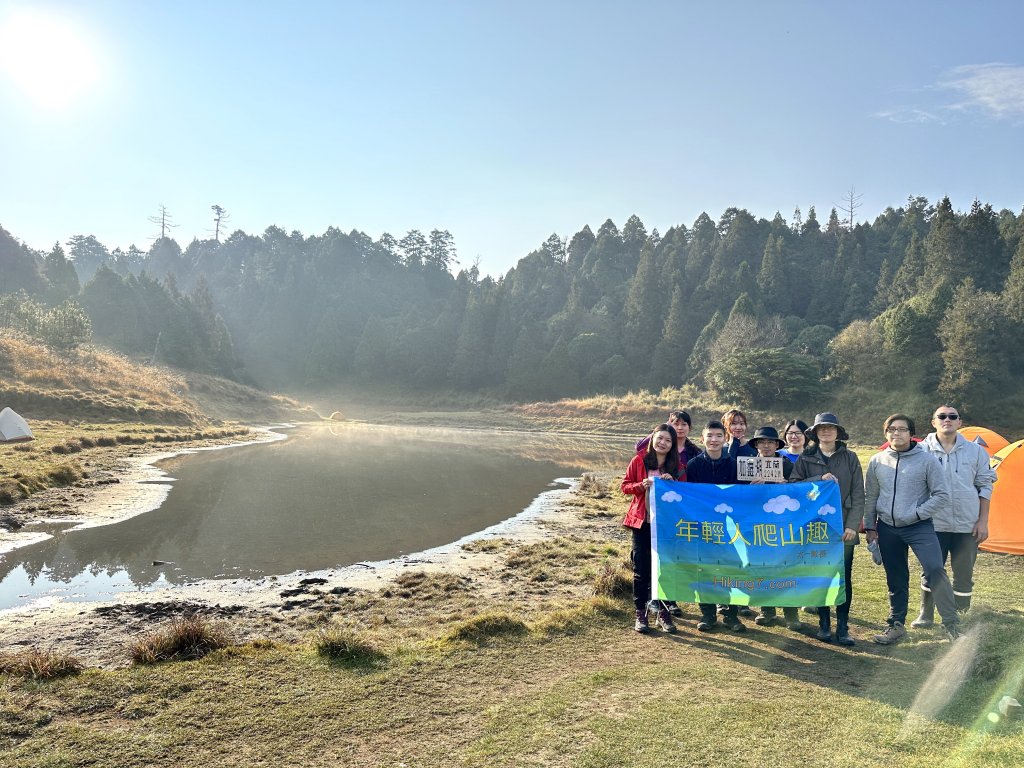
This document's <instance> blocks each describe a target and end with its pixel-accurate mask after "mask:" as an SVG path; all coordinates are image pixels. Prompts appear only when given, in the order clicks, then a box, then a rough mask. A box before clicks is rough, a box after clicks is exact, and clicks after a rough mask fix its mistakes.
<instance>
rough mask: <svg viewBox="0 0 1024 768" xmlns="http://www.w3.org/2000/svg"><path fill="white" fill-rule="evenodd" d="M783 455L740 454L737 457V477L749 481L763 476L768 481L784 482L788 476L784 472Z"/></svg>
mask: <svg viewBox="0 0 1024 768" xmlns="http://www.w3.org/2000/svg"><path fill="white" fill-rule="evenodd" d="M782 464H783V459H782V457H781V456H771V457H768V458H765V457H764V456H738V457H737V458H736V479H737V480H739V481H740V482H741V483H749V482H751V481H752V480H756V479H757V478H759V477H760V478H763V479H764V481H765V482H766V483H782V482H785V480H786V478H785V475H784V474H783V472H782Z"/></svg>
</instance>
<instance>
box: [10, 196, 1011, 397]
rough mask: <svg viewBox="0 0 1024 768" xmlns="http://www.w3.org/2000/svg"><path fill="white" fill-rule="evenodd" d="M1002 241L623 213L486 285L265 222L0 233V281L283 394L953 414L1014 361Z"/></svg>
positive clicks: (383, 241) (985, 210)
mask: <svg viewBox="0 0 1024 768" xmlns="http://www.w3.org/2000/svg"><path fill="white" fill-rule="evenodd" d="M1022 233H1024V212H1022V213H1021V214H1014V213H1013V212H1011V211H1008V210H1002V211H998V212H997V211H995V210H993V208H992V207H991V206H990V205H986V204H983V203H981V202H978V201H976V202H975V203H974V204H973V205H972V206H971V209H970V210H969V211H967V212H957V211H955V210H954V209H953V207H952V205H951V203H950V201H949V199H948V198H947V199H943V200H942V201H940V202H939V203H938V204H937V205H935V206H933V205H931V204H930V203H929V202H928V201H927V200H925V199H924V198H920V197H915V198H910V199H909V200H908V201H907V203H906V204H905V205H904V206H902V207H900V208H896V209H893V208H889V209H886V210H885V211H884V212H883V213H882V214H881V215H879V216H878V217H877V218H876V219H875V220H874V221H873V222H871V223H862V224H857V225H855V226H852V227H850V226H847V225H844V223H841V222H840V221H839V218H838V216H837V214H836V213H835V211H832V213H831V215H830V216H829V218H828V220H827V221H825V222H824V223H822V222H820V221H819V220H818V218H817V216H816V213H815V211H814V209H813V208H811V209H810V210H809V211H808V213H807V215H806V216H802V215H801V213H800V211H799V210H797V211H796V212H795V213H794V215H793V216H792V218H791V219H789V220H786V219H784V218H783V217H782V216H781V215H779V214H776V216H775V217H774V219H772V220H771V221H769V220H767V219H763V218H761V219H758V218H755V217H753V216H751V215H750V214H749V213H748V212H747V211H744V210H741V209H737V208H730V209H728V210H726V211H725V212H724V213H723V214H722V215H721V217H720V218H719V219H718V220H717V221H715V220H713V219H712V218H711V217H710V216H708V215H707V214H701V215H700V216H699V217H698V218H697V219H696V221H694V222H693V224H692V225H691V226H685V225H679V226H676V227H672V228H671V229H669V230H668V231H667V232H665V233H664V234H663V235H662V234H660V233H659V232H658V231H657V230H654V231H652V232H648V231H647V230H646V228H645V226H644V224H643V223H642V221H641V220H640V219H639V218H638V217H637V216H632V217H630V218H629V220H627V221H626V222H625V223H624V224H623V226H622V227H621V229H620V228H619V227H618V226H616V225H615V224H614V223H613V222H612V221H610V220H609V221H606V222H605V223H604V224H602V225H601V226H600V227H599V228H598V229H597V231H596V232H594V231H592V230H591V228H590V227H589V226H584V227H583V228H582V229H581V230H580V231H579V232H577V233H576V234H575V235H573V236H572V237H568V238H563V237H560V236H558V235H552V236H551V237H550V238H548V240H547V241H545V242H544V243H543V244H542V245H541V246H540V247H539V248H538V249H537V250H535V251H533V252H532V253H530V254H529V255H527V256H525V257H524V258H522V259H521V260H520V261H519V262H518V264H517V265H516V266H515V267H514V268H513V269H511V270H509V272H508V273H507V274H505V275H503V276H501V277H498V278H494V277H490V276H482V275H480V273H479V271H478V269H477V268H476V267H475V266H471V267H468V268H463V269H461V270H458V271H456V270H455V265H456V264H457V261H456V251H455V246H454V243H453V240H452V237H451V235H450V234H449V233H447V232H444V231H440V230H434V231H433V232H431V233H430V235H429V236H425V235H423V234H422V233H420V232H418V231H415V230H414V231H411V232H409V233H407V234H406V235H405V237H403V238H402V239H401V240H396V239H395V238H393V237H392V236H390V235H387V234H385V235H382V236H381V237H380V238H379V239H378V240H376V241H375V240H373V239H371V238H370V237H368V236H367V235H365V234H363V233H361V232H358V231H352V232H349V233H344V232H341V231H340V230H337V229H334V228H331V229H328V230H327V231H326V232H325V233H323V234H322V235H313V236H303V235H302V234H300V233H298V232H292V233H287V232H285V231H284V230H282V229H280V228H278V227H270V228H268V229H267V230H266V231H265V232H264V233H263V234H262V235H261V236H255V235H250V234H247V233H245V232H242V231H236V232H235V233H233V234H232V235H231V236H230V237H228V238H227V239H226V240H224V241H223V242H219V241H217V240H202V241H201V240H194V241H193V242H192V243H190V244H189V245H188V247H186V248H185V249H184V250H182V249H181V248H180V247H179V246H178V244H177V243H176V242H175V241H174V240H172V239H170V238H166V237H165V238H160V239H158V240H157V241H156V242H155V243H154V244H153V246H152V247H151V248H150V250H149V251H148V252H145V253H144V252H141V251H139V250H137V249H134V248H132V249H129V251H128V252H123V251H120V250H115V251H113V252H108V251H107V249H106V248H105V247H104V246H103V245H102V244H101V243H99V242H97V241H96V239H95V238H93V237H91V236H79V237H76V238H73V239H72V241H71V242H70V243H69V244H68V246H69V253H68V256H67V257H66V256H65V254H64V252H63V249H62V248H61V247H60V246H59V245H58V246H55V248H54V249H53V251H51V252H50V253H48V254H42V253H35V252H33V251H31V250H30V249H28V248H27V247H26V246H24V245H23V244H21V243H20V242H19V241H17V240H16V239H15V238H14V237H12V236H11V235H9V234H8V233H6V232H3V231H2V230H0V266H2V269H0V292H6V293H12V292H14V291H19V290H21V291H24V292H25V293H26V294H28V295H29V296H30V297H33V300H35V301H37V302H39V304H40V306H57V305H59V303H60V302H62V301H64V300H67V299H72V300H73V301H75V302H77V303H78V304H79V305H80V306H81V307H83V308H84V309H85V311H86V313H87V315H88V317H89V320H90V322H91V327H92V329H93V332H94V333H95V334H96V335H97V336H98V337H100V338H102V339H104V340H106V341H108V342H109V343H111V344H113V345H114V346H115V347H117V348H119V349H122V350H124V351H126V352H129V353H136V354H145V355H150V354H152V353H153V352H154V350H155V351H156V356H157V357H158V358H159V357H164V359H165V361H166V362H171V363H174V364H177V365H181V366H183V367H191V368H195V369H197V370H207V371H211V372H217V373H222V374H227V375H233V376H235V377H236V378H250V379H251V380H253V381H255V382H258V383H260V384H263V385H267V386H273V387H278V388H284V389H288V388H291V387H297V386H301V387H313V388H333V387H340V386H343V385H345V384H360V385H372V386H380V385H382V384H389V385H394V386H395V387H403V388H407V389H409V390H422V389H434V390H436V389H454V390H457V391H480V390H486V391H490V392H493V393H494V394H496V395H499V396H505V397H509V398H512V399H519V400H540V399H553V398H558V397H564V396H578V395H586V394H592V393H599V392H623V391H625V390H627V389H631V388H640V387H645V388H649V389H658V388H661V387H664V386H679V385H681V384H683V383H691V384H694V385H696V386H698V387H707V388H709V389H711V390H712V391H713V392H715V393H716V394H717V395H718V396H720V397H722V398H724V399H726V400H734V401H736V402H739V403H746V404H750V405H754V406H766V405H772V404H776V405H777V404H785V403H794V404H799V403H801V402H805V401H811V402H814V401H818V400H819V399H820V398H822V397H826V396H835V394H836V393H837V392H839V391H847V392H849V391H851V390H858V389H859V390H860V391H863V392H864V393H865V394H866V393H869V392H872V391H877V390H878V389H879V388H886V389H888V390H893V389H896V390H899V391H902V392H906V393H915V392H916V393H920V394H926V395H928V396H933V395H934V393H935V392H936V391H938V392H939V393H941V396H942V397H948V398H950V399H952V400H955V401H957V402H958V403H962V404H963V407H964V408H966V409H968V411H969V410H970V409H971V408H972V407H977V406H978V405H979V404H981V403H984V402H991V401H992V400H993V399H994V398H998V397H1001V396H1003V394H1002V393H1003V392H1005V391H1007V390H1008V389H1013V388H1014V385H1016V384H1017V383H1018V382H1020V380H1021V377H1022V374H1024V355H1022V354H1021V353H1022V352H1024V349H1022V344H1021V342H1019V341H1018V339H1019V337H1021V331H1022V330H1024V244H1022V238H1021V235H1022ZM69 265H70V266H71V268H70V269H69ZM79 286H81V287H79ZM3 324H4V318H3V317H0V325H3Z"/></svg>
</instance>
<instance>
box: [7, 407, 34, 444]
mask: <svg viewBox="0 0 1024 768" xmlns="http://www.w3.org/2000/svg"><path fill="white" fill-rule="evenodd" d="M34 439H35V437H34V435H33V434H32V430H31V429H29V428H28V423H27V422H26V421H25V420H24V419H23V418H21V416H19V415H18V414H16V413H15V412H14V411H12V410H11V409H10V408H4V409H3V410H2V411H0V443H18V442H22V441H24V440H34Z"/></svg>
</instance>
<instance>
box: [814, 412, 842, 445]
mask: <svg viewBox="0 0 1024 768" xmlns="http://www.w3.org/2000/svg"><path fill="white" fill-rule="evenodd" d="M821 426H825V427H835V428H836V439H837V440H842V441H843V442H844V443H845V442H846V441H847V440H849V439H850V436H849V435H848V434H847V433H846V429H844V428H843V426H842V425H841V424H840V423H839V417H837V416H836V415H835V414H834V413H831V412H829V411H825V413H819V414H818V415H817V416H815V417H814V424H812V425H811V426H809V427H808V428H807V430H806V431H805V432H804V435H806V437H807V439H808V440H817V439H818V427H821Z"/></svg>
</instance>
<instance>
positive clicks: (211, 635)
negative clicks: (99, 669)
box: [128, 616, 231, 664]
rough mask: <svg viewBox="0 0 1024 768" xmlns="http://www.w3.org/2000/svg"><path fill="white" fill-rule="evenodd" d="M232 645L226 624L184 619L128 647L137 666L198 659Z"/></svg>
mask: <svg viewBox="0 0 1024 768" xmlns="http://www.w3.org/2000/svg"><path fill="white" fill-rule="evenodd" d="M230 643H231V640H230V637H229V635H228V632H227V629H226V627H225V626H224V625H223V624H220V623H217V622H210V621H207V620H206V619H204V618H203V617H201V616H185V617H182V618H178V619H173V620H172V621H171V623H170V624H169V625H167V626H166V627H164V628H163V629H158V630H155V631H153V632H150V633H148V634H146V635H143V636H142V637H141V638H139V639H138V640H135V641H133V642H132V643H131V644H130V645H129V647H128V656H129V657H130V658H131V660H132V661H133V662H135V663H136V664H156V663H157V662H161V661H181V660H186V659H199V658H202V657H203V656H205V655H206V654H208V653H210V652H212V651H216V650H217V649H219V648H226V647H227V646H228V645H230Z"/></svg>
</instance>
